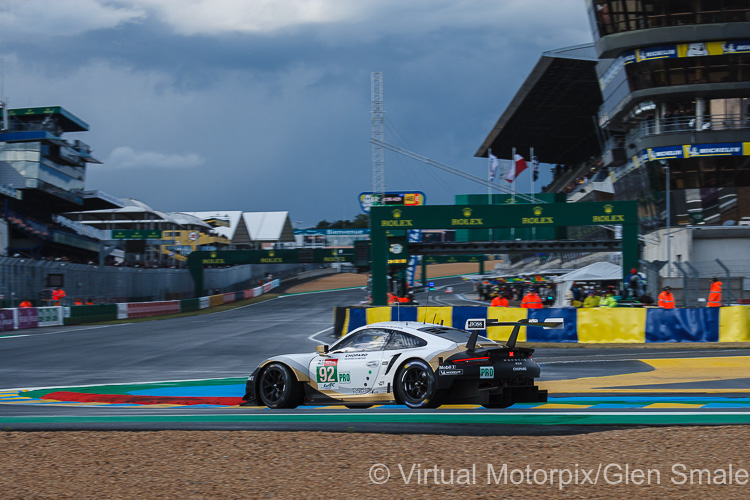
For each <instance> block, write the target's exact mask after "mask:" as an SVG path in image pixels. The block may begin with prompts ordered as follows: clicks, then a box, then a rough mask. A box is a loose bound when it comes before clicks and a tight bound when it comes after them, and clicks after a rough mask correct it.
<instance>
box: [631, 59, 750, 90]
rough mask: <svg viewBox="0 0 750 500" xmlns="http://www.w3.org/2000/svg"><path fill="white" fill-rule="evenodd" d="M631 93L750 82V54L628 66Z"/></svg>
mask: <svg viewBox="0 0 750 500" xmlns="http://www.w3.org/2000/svg"><path fill="white" fill-rule="evenodd" d="M626 71H627V75H628V82H629V84H630V89H631V90H633V91H635V90H645V89H649V88H657V87H669V86H674V85H685V84H700V83H732V82H748V81H750V54H728V55H721V56H701V57H679V58H673V59H656V60H652V61H643V62H640V63H633V64H628V65H627V66H626Z"/></svg>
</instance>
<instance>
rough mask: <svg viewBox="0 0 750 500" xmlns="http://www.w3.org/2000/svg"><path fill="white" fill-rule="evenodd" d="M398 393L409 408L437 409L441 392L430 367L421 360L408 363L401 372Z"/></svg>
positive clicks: (398, 378) (397, 383)
mask: <svg viewBox="0 0 750 500" xmlns="http://www.w3.org/2000/svg"><path fill="white" fill-rule="evenodd" d="M396 391H397V392H398V396H399V398H400V399H401V401H403V402H404V404H405V405H406V406H408V407H409V408H437V407H438V406H440V392H439V391H438V390H437V379H436V378H435V372H433V371H432V368H430V365H428V364H427V363H425V362H424V361H421V360H413V361H409V362H407V363H406V364H405V365H404V366H403V367H402V368H401V370H400V371H399V374H398V377H397V382H396Z"/></svg>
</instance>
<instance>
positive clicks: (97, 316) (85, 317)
mask: <svg viewBox="0 0 750 500" xmlns="http://www.w3.org/2000/svg"><path fill="white" fill-rule="evenodd" d="M116 319H117V304H97V305H95V306H72V307H66V308H65V318H64V319H63V323H64V324H66V325H77V324H80V323H99V322H101V321H113V320H116Z"/></svg>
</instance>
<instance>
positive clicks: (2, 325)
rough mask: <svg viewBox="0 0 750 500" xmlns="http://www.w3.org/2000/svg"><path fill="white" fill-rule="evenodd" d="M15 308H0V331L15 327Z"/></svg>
mask: <svg viewBox="0 0 750 500" xmlns="http://www.w3.org/2000/svg"><path fill="white" fill-rule="evenodd" d="M15 324H16V320H15V310H13V309H3V310H0V332H7V331H10V330H13V329H14V328H15V326H16V325H15Z"/></svg>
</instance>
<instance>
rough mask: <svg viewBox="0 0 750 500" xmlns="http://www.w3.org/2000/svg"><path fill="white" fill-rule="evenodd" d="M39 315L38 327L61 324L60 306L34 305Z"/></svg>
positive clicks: (61, 309)
mask: <svg viewBox="0 0 750 500" xmlns="http://www.w3.org/2000/svg"><path fill="white" fill-rule="evenodd" d="M34 309H36V310H37V313H38V315H39V327H44V326H60V325H62V324H63V308H62V307H35V308H34Z"/></svg>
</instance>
